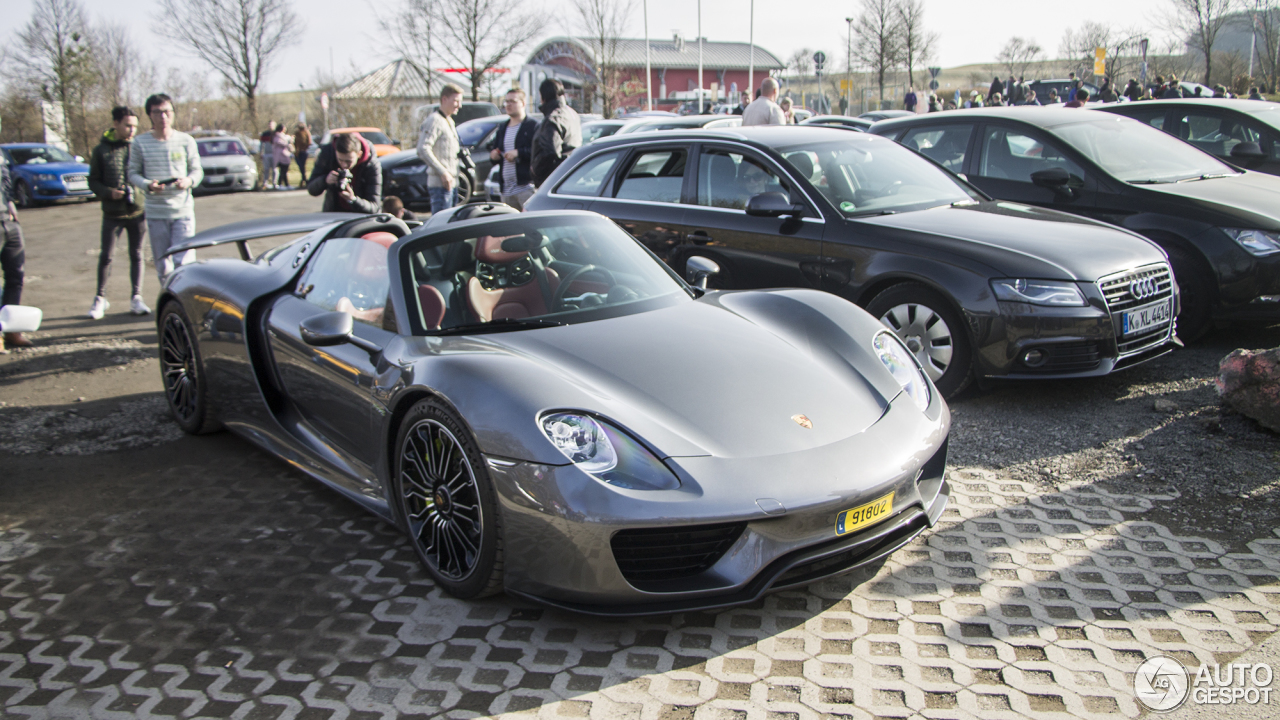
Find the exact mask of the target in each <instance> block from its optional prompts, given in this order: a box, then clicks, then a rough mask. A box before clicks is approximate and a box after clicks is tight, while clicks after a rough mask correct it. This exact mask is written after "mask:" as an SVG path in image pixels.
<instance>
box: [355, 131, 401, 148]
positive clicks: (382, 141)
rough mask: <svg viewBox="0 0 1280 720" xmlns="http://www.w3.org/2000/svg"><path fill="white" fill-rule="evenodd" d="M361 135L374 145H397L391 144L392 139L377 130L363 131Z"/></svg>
mask: <svg viewBox="0 0 1280 720" xmlns="http://www.w3.org/2000/svg"><path fill="white" fill-rule="evenodd" d="M360 134H361V135H363V136H364V139H365V140H368V141H369V142H371V143H373V144H374V145H395V143H393V142H391V138H389V137H387V136H386V135H383V134H382V133H380V132H378V131H377V130H361V131H360Z"/></svg>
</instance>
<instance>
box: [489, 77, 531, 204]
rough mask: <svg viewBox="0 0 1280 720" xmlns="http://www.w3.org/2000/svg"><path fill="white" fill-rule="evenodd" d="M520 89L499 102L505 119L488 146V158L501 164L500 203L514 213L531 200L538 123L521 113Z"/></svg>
mask: <svg viewBox="0 0 1280 720" xmlns="http://www.w3.org/2000/svg"><path fill="white" fill-rule="evenodd" d="M524 98H525V95H524V90H521V89H519V88H516V89H513V90H508V91H507V96H506V98H505V99H504V100H503V101H502V105H503V109H504V110H506V111H507V117H509V118H511V119H510V120H508V121H507V124H506V125H504V126H502V128H501V132H499V133H498V135H497V137H495V138H494V139H493V142H492V143H490V144H489V159H490V160H492V161H494V162H496V163H501V164H502V173H501V174H502V191H501V194H502V202H504V203H506V204H508V205H510V206H511V207H513V208H515V209H517V210H524V204H525V203H526V202H528V201H529V198H531V197H533V192H534V187H533V172H532V170H531V169H530V165H529V161H530V160H531V159H532V156H533V135H534V133H535V132H537V129H538V123H537V122H536V121H534V120H533V119H532V118H529V117H526V116H525V114H524V103H525V100H524Z"/></svg>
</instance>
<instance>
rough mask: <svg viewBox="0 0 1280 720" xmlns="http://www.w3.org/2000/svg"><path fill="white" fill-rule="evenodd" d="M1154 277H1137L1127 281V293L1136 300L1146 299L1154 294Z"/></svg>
mask: <svg viewBox="0 0 1280 720" xmlns="http://www.w3.org/2000/svg"><path fill="white" fill-rule="evenodd" d="M1156 289H1157V288H1156V279H1155V278H1153V277H1144V278H1138V279H1137V280H1134V281H1133V282H1131V283H1129V294H1130V295H1132V296H1133V297H1134V299H1136V300H1146V299H1147V298H1149V297H1154V296H1155V294H1156Z"/></svg>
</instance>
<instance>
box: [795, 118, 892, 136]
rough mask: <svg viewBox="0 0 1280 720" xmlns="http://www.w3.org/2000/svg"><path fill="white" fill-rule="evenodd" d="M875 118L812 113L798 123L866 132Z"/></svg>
mask: <svg viewBox="0 0 1280 720" xmlns="http://www.w3.org/2000/svg"><path fill="white" fill-rule="evenodd" d="M874 123H875V120H868V119H867V118H862V117H849V116H848V115H814V116H813V117H811V118H809V119H808V120H801V121H800V122H799V123H798V124H800V125H822V126H824V127H837V128H844V129H845V130H855V131H857V132H866V131H867V128H869V127H871V126H872V125H873V124H874Z"/></svg>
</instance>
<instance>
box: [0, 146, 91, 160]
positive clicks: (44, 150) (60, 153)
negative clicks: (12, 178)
mask: <svg viewBox="0 0 1280 720" xmlns="http://www.w3.org/2000/svg"><path fill="white" fill-rule="evenodd" d="M9 154H10V155H12V156H13V164H14V165H44V164H46V163H59V162H75V161H76V159H75V158H73V157H71V154H70V153H68V152H67V151H66V150H59V149H58V148H56V147H53V146H52V145H41V146H39V147H29V148H9Z"/></svg>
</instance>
